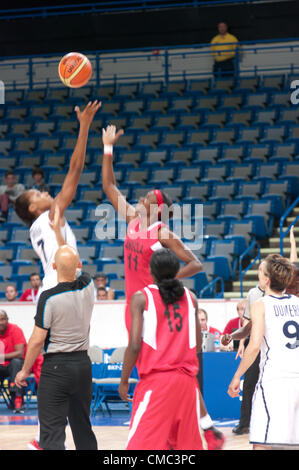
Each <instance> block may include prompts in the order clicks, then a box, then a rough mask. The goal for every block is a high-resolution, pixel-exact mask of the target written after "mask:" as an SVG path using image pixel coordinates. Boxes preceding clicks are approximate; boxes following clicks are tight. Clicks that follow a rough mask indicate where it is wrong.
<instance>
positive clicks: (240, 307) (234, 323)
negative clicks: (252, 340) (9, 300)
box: [222, 300, 246, 350]
mask: <svg viewBox="0 0 299 470" xmlns="http://www.w3.org/2000/svg"><path fill="white" fill-rule="evenodd" d="M245 310H246V300H240V301H239V302H238V304H237V312H238V316H237V317H236V318H233V319H232V320H229V322H228V323H227V325H226V327H225V328H224V330H223V333H222V334H223V335H225V334H227V335H231V334H232V333H233V332H234V331H236V330H238V329H239V328H242V326H243V325H244V318H243V315H244V313H245ZM232 344H233V347H232V346H231V345H232ZM238 347H239V341H234V342H233V343H230V344H229V345H228V347H227V348H225V349H226V350H232V349H234V350H238ZM223 349H224V348H223Z"/></svg>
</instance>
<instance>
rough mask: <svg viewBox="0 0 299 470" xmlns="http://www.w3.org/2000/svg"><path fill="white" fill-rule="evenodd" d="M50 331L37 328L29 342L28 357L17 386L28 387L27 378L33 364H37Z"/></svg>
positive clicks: (17, 379) (18, 377)
mask: <svg viewBox="0 0 299 470" xmlns="http://www.w3.org/2000/svg"><path fill="white" fill-rule="evenodd" d="M47 333H48V330H45V329H43V328H39V327H38V326H35V327H34V329H33V332H32V335H31V337H30V339H29V341H28V346H27V351H26V357H25V360H24V364H23V367H22V369H21V370H20V372H18V374H17V375H16V378H15V383H16V386H17V387H19V388H21V387H24V386H26V385H27V383H26V378H27V377H28V375H29V374H30V371H31V369H32V366H33V364H34V363H35V361H36V359H37V357H38V355H39V354H40V352H41V349H42V346H43V344H44V342H45V339H46V336H47Z"/></svg>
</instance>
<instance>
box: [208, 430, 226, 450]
mask: <svg viewBox="0 0 299 470" xmlns="http://www.w3.org/2000/svg"><path fill="white" fill-rule="evenodd" d="M204 436H205V440H206V443H207V448H208V450H221V449H222V448H223V446H224V443H225V436H224V434H223V433H222V432H220V431H218V429H216V428H215V427H214V426H212V427H211V428H209V429H206V430H205V431H204Z"/></svg>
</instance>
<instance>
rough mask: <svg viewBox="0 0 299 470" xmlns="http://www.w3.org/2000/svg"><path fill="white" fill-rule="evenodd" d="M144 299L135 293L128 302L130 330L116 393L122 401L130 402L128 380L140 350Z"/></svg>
mask: <svg viewBox="0 0 299 470" xmlns="http://www.w3.org/2000/svg"><path fill="white" fill-rule="evenodd" d="M145 304H146V299H145V295H144V294H143V293H142V292H136V293H135V294H134V295H133V296H132V299H131V302H130V310H131V318H132V323H131V329H130V339H129V344H128V347H127V349H126V351H125V355H124V364H123V370H122V374H121V382H120V385H119V387H118V392H119V395H120V397H121V399H122V400H126V401H130V399H129V398H128V389H129V378H130V375H131V373H132V370H133V368H134V366H135V364H136V361H137V358H138V354H139V351H140V348H141V341H142V338H141V335H142V326H143V311H144V309H145Z"/></svg>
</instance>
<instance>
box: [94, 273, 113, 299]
mask: <svg viewBox="0 0 299 470" xmlns="http://www.w3.org/2000/svg"><path fill="white" fill-rule="evenodd" d="M107 282H108V278H107V275H106V274H105V273H98V274H97V275H96V276H95V278H94V285H95V287H94V299H95V300H98V289H99V288H100V287H104V288H105V289H106V292H107V300H113V299H114V290H113V289H111V288H110V287H108V286H107Z"/></svg>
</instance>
